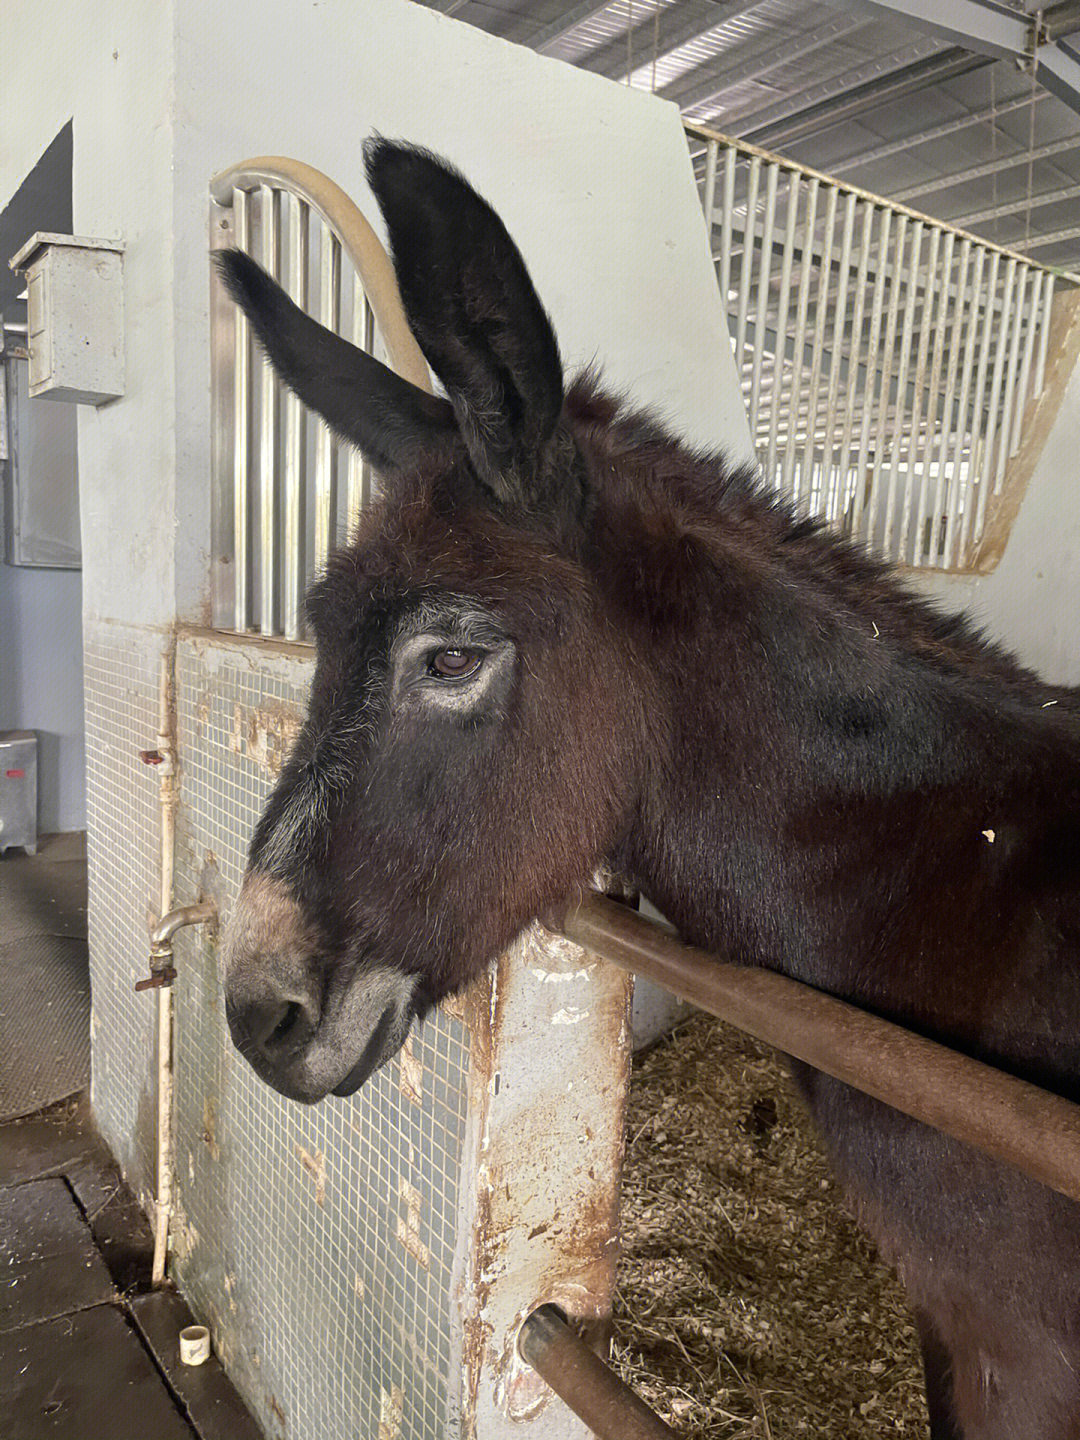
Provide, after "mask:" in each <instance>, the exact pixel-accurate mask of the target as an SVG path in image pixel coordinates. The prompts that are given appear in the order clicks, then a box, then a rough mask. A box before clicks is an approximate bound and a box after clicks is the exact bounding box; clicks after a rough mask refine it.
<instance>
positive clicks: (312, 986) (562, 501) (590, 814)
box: [220, 140, 644, 1101]
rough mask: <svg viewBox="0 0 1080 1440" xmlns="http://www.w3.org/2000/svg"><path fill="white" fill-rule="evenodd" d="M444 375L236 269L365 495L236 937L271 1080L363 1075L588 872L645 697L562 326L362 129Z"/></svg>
mask: <svg viewBox="0 0 1080 1440" xmlns="http://www.w3.org/2000/svg"><path fill="white" fill-rule="evenodd" d="M366 159H367V171H368V178H369V180H370V183H371V187H372V189H373V191H374V193H375V195H376V197H377V199H378V201H379V204H380V206H381V207H382V211H383V214H384V216H385V218H386V222H387V226H388V229H389V234H390V241H391V246H392V250H393V258H394V264H395V268H396V271H397V276H398V281H399V284H400V288H401V294H402V298H403V300H404V304H405V308H406V312H407V314H408V318H409V322H410V324H411V326H412V329H413V332H414V333H415V335H416V337H417V339H418V341H419V343H420V345H421V347H422V349H423V351H424V353H425V355H426V356H427V359H428V361H429V362H430V364H431V366H432V369H433V370H434V372H435V374H436V375H437V376H438V378H439V380H440V381H441V382H442V385H443V387H444V388H445V391H446V396H447V398H445V399H443V398H441V397H434V396H431V395H428V394H426V393H424V392H422V391H421V390H419V389H417V388H415V387H414V386H413V385H411V384H409V383H408V382H407V381H405V380H403V379H401V378H400V377H399V376H397V375H395V374H393V373H392V372H391V371H389V370H388V369H386V368H385V367H384V366H382V365H380V364H379V363H378V362H377V361H376V360H375V359H374V358H372V357H370V356H368V355H365V354H363V353H361V352H360V351H358V350H356V349H354V348H353V347H352V346H351V345H349V344H348V343H347V342H345V341H344V340H342V339H340V338H338V337H336V336H334V335H332V334H331V333H329V332H328V331H326V330H324V329H323V328H322V327H320V326H319V325H317V324H316V323H315V322H314V321H313V320H311V319H309V318H307V317H306V316H305V315H304V314H303V313H302V312H301V311H300V310H298V309H297V308H296V307H295V306H294V305H293V304H292V303H291V301H289V299H288V298H287V297H286V296H285V295H284V293H283V292H282V291H281V290H280V289H279V288H278V287H277V286H276V285H275V284H274V283H273V281H271V280H270V279H269V278H268V277H267V276H266V275H265V274H264V273H263V272H262V271H261V270H260V269H259V268H258V266H256V265H255V264H254V263H253V262H252V261H251V260H249V259H248V258H247V257H246V256H244V255H242V254H240V253H238V252H230V253H228V254H226V255H224V256H222V257H220V268H221V273H222V275H223V277H224V279H225V282H226V284H227V285H228V287H229V290H230V292H231V293H232V295H233V297H234V298H235V300H236V301H237V303H238V304H239V305H240V306H241V307H242V308H243V310H244V311H245V313H246V314H247V315H248V317H249V319H250V321H251V324H252V326H253V329H254V331H255V334H256V335H257V337H258V339H259V341H260V343H261V345H262V347H263V349H264V350H265V352H266V354H267V356H268V358H269V360H270V362H271V363H272V364H273V365H274V367H275V368H276V369H277V370H278V372H279V373H280V374H281V376H282V377H283V379H284V380H285V381H286V382H287V383H288V384H289V385H290V386H291V388H292V389H293V390H294V391H295V392H296V394H297V395H299V397H300V398H301V399H302V400H303V401H304V402H305V403H306V404H307V405H309V406H310V407H311V408H312V409H314V410H316V411H317V412H318V413H319V414H321V415H322V416H323V417H324V418H325V419H326V420H327V421H328V422H329V424H330V425H331V426H332V427H333V428H334V429H335V430H336V431H337V432H338V433H339V434H341V435H342V436H344V437H345V438H346V439H347V440H349V441H351V442H352V443H353V444H354V445H356V446H357V447H358V448H359V449H360V450H361V451H362V452H363V453H364V454H365V455H366V456H367V457H368V458H369V459H370V460H371V462H372V463H373V464H374V466H375V467H376V468H377V469H378V471H379V473H380V475H381V477H382V481H383V494H382V498H381V499H380V501H379V502H378V503H377V504H376V505H375V506H373V507H372V508H371V509H370V510H369V511H368V512H367V514H366V515H365V516H364V517H363V520H362V523H361V527H360V531H359V534H358V536H357V537H356V539H355V541H354V543H353V544H351V545H350V547H349V548H348V549H346V550H343V551H341V552H339V553H338V554H336V555H335V556H333V558H332V559H331V560H330V563H329V565H328V567H327V571H326V573H325V575H324V576H323V577H322V578H320V579H319V580H318V582H317V583H316V584H315V586H314V587H313V589H312V591H311V593H310V595H309V597H308V614H309V618H310V624H311V628H312V631H313V634H314V637H315V641H316V646H317V663H316V668H315V676H314V681H313V685H312V692H311V702H310V710H309V714H308V717H307V720H306V723H305V725H304V728H303V731H302V733H301V735H300V737H299V739H298V741H297V744H296V747H295V749H294V751H293V753H292V755H291V756H290V758H289V761H288V763H287V765H286V767H285V769H284V771H283V773H282V776H281V779H280V781H279V783H278V785H277V787H276V788H275V790H274V792H273V794H272V796H271V798H270V801H269V803H268V805H267V808H266V811H265V813H264V815H263V817H262V819H261V821H260V822H259V825H258V827H257V829H256V832H255V836H254V839H253V841H252V844H251V850H250V857H249V866H248V871H247V875H246V877H245V880H244V885H243V889H242V892H241V895H240V899H239V903H238V906H237V911H236V914H235V916H234V919H233V922H232V925H231V931H230V935H229V940H228V948H227V978H226V998H227V1008H228V1015H229V1022H230V1025H231V1028H232V1033H233V1037H234V1039H235V1041H236V1044H237V1045H238V1046H239V1048H240V1049H241V1050H242V1051H243V1053H244V1054H245V1055H246V1056H247V1057H248V1059H249V1060H250V1061H251V1063H252V1064H253V1065H254V1067H255V1069H256V1070H257V1071H258V1072H259V1074H260V1075H261V1076H262V1077H263V1078H264V1079H265V1080H267V1081H268V1082H269V1083H270V1084H271V1085H273V1086H275V1087H276V1088H277V1089H279V1090H281V1091H282V1092H283V1093H284V1094H286V1095H289V1096H292V1097H294V1098H296V1099H301V1100H308V1101H311V1100H317V1099H319V1098H320V1097H321V1096H323V1095H325V1094H326V1093H327V1092H329V1091H333V1092H334V1093H336V1094H339V1095H345V1094H349V1093H351V1092H352V1091H353V1090H355V1089H356V1088H358V1087H359V1086H360V1085H361V1084H362V1083H363V1081H364V1080H365V1079H366V1078H367V1076H368V1075H370V1074H371V1072H372V1071H373V1070H375V1069H376V1068H377V1067H378V1066H379V1065H381V1064H383V1063H384V1062H385V1061H386V1060H387V1059H389V1058H390V1057H391V1056H392V1055H393V1054H395V1053H396V1051H397V1050H398V1049H399V1047H400V1046H401V1045H402V1044H403V1042H404V1041H405V1038H406V1036H407V1035H408V1032H409V1027H410V1025H411V1023H412V1021H413V1019H414V1018H415V1017H416V1016H417V1015H421V1014H422V1013H423V1012H424V1011H425V1010H426V1009H427V1008H428V1007H429V1006H430V1005H431V1004H433V1003H434V1002H435V1001H437V1000H439V999H440V998H441V997H443V996H445V995H447V994H448V993H450V992H452V991H454V990H456V989H458V988H460V987H461V986H462V985H464V984H465V983H466V982H467V981H468V980H469V979H471V978H472V977H473V976H475V975H476V974H478V973H479V972H480V971H481V970H482V969H483V968H484V966H485V965H486V964H487V963H488V962H489V961H490V960H491V959H492V958H493V957H494V956H495V955H496V954H497V953H498V952H499V951H500V950H501V949H502V948H503V947H505V945H506V944H508V943H509V941H510V940H511V939H512V938H513V937H514V935H516V934H517V933H518V931H519V930H520V929H521V928H522V927H523V926H524V925H525V924H527V923H528V921H529V920H530V919H531V918H532V917H534V916H535V915H537V914H538V913H540V912H541V911H542V910H543V909H544V908H545V907H546V906H548V905H551V904H553V903H555V902H557V901H558V900H560V899H561V898H562V897H565V896H566V895H568V894H569V893H571V892H573V891H574V890H575V889H576V888H577V887H580V886H581V885H583V884H584V883H585V882H586V881H587V879H588V877H589V875H590V874H591V872H592V871H593V869H594V868H595V867H596V865H597V864H598V862H599V861H600V860H601V859H602V858H603V856H604V855H605V853H606V852H607V851H608V849H609V847H610V846H611V845H612V844H613V842H614V841H615V840H616V839H617V837H618V835H619V834H620V832H621V830H622V829H624V828H625V827H626V825H627V824H628V822H629V816H630V813H631V811H632V809H633V805H634V799H635V795H636V790H637V785H638V783H639V782H638V781H636V780H635V774H636V772H637V771H638V770H639V769H640V763H639V761H638V760H637V759H636V758H635V757H636V756H637V755H638V753H639V751H640V747H641V738H640V737H641V733H642V729H643V726H644V719H643V716H642V713H641V709H640V707H639V706H638V704H637V702H636V701H635V700H634V699H633V698H632V697H633V695H635V694H636V693H638V691H637V688H636V687H635V686H634V685H633V684H632V683H631V680H630V674H629V671H630V668H631V666H632V664H633V662H632V659H631V657H630V656H629V654H628V653H626V652H625V651H624V649H623V648H622V642H621V641H620V638H619V633H618V627H615V626H613V625H612V624H611V622H610V616H609V615H608V613H607V610H606V606H605V602H604V601H603V599H602V587H601V586H599V585H598V584H597V582H596V578H595V573H594V571H595V567H594V565H593V564H592V562H591V559H590V547H591V541H590V540H589V538H588V535H589V532H590V530H591V528H592V527H591V523H590V516H591V512H592V503H593V502H592V499H591V493H592V489H591V484H590V474H589V472H590V464H589V463H588V462H587V461H586V459H585V458H584V456H583V454H582V453H581V450H580V447H579V446H578V444H577V443H576V442H575V439H574V436H573V434H572V433H571V427H570V426H569V424H568V423H567V420H566V418H565V417H564V415H563V376H562V366H561V362H560V359H559V352H558V348H557V345H556V341H555V336H554V334H553V333H552V329H551V325H550V323H549V321H548V318H547V316H546V314H545V313H544V310H543V308H542V306H541V304H540V302H539V300H538V298H537V296H536V292H535V290H534V289H533V286H532V283H531V281H530V279H529V276H528V273H527V271H526V269H525V265H524V263H523V261H522V258H521V255H520V254H519V252H518V250H517V247H516V246H515V245H514V243H513V241H512V240H511V239H510V237H509V235H508V234H507V232H506V229H505V228H504V226H503V224H502V222H501V221H500V220H499V218H498V217H497V216H496V215H495V213H494V212H493V211H492V209H491V208H490V207H489V206H488V205H487V204H486V203H485V202H484V201H483V200H482V199H481V198H480V197H479V196H478V195H477V194H476V193H475V191H474V190H472V188H471V187H470V186H469V185H468V184H467V183H466V182H465V180H464V179H463V178H462V177H461V176H460V175H459V174H457V173H456V172H455V171H453V170H452V169H450V168H449V167H447V166H446V165H445V164H443V163H442V162H441V161H439V160H438V159H436V158H435V157H433V156H431V155H429V154H427V153H425V152H422V151H419V150H416V149H413V148H410V147H406V146H401V145H396V144H390V143H388V142H385V141H382V140H378V141H375V142H373V143H370V144H369V145H368V147H367V151H366Z"/></svg>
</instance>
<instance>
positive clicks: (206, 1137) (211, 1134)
mask: <svg viewBox="0 0 1080 1440" xmlns="http://www.w3.org/2000/svg"><path fill="white" fill-rule="evenodd" d="M202 1124H203V1128H202V1138H203V1144H204V1145H205V1146H206V1148H207V1149H208V1150H209V1151H210V1158H211V1160H220V1159H221V1147H220V1146H219V1145H218V1142H217V1106H216V1105H215V1103H214V1097H213V1096H212V1095H207V1097H206V1099H205V1100H204V1101H203V1112H202Z"/></svg>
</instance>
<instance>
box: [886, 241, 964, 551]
mask: <svg viewBox="0 0 1080 1440" xmlns="http://www.w3.org/2000/svg"><path fill="white" fill-rule="evenodd" d="M950 233H951V232H950ZM940 248H941V231H940V230H939V229H938V228H937V226H934V227H933V228H932V229H931V231H930V253H929V255H928V257H927V261H926V283H925V285H924V286H923V302H922V311H921V313H920V315H919V340H918V344H917V345H916V347H915V377H914V381H913V383H912V395H911V416H910V425H909V429H908V432H907V450H906V453H905V459H906V466H905V468H906V471H907V478H906V480H905V482H904V496H903V505H902V507H901V520H900V535H899V539H898V541H897V546H896V554H895V557H894V558H895V559H897V560H903V559H904V557H905V556H906V554H907V544H908V535H909V533H910V527H911V512H912V504H913V501H914V499H915V487H916V484H917V483H918V482H917V479H916V474H915V465H916V455H917V454H918V449H919V444H920V438H921V437H920V432H919V427H920V425H921V423H922V411H923V396H924V394H925V391H926V362H927V355H928V354H929V350H930V336H931V333H932V331H933V315H934V309H935V303H936V299H937V293H938V284H939V278H938V253H939V250H940ZM897 403H898V404H900V405H902V404H903V403H904V400H903V398H902V397H900V396H898V397H897ZM903 443H904V426H903V425H901V426H899V427H898V431H897V438H896V461H899V457H900V454H901V447H902V445H903ZM894 463H896V462H894ZM897 469H899V466H898V464H897Z"/></svg>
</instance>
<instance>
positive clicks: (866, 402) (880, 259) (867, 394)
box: [848, 209, 903, 535]
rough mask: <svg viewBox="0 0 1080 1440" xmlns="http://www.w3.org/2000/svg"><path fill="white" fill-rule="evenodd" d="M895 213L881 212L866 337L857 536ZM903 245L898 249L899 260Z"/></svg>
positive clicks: (854, 514) (854, 519)
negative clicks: (875, 270) (868, 328)
mask: <svg viewBox="0 0 1080 1440" xmlns="http://www.w3.org/2000/svg"><path fill="white" fill-rule="evenodd" d="M892 218H893V212H892V211H891V210H889V209H884V210H882V212H881V224H880V227H879V229H878V253H877V273H876V274H875V276H874V298H873V300H872V301H871V304H870V333H869V335H868V336H867V337H866V379H865V381H864V383H863V392H862V417H861V419H860V422H859V448H858V451H857V453H856V455H855V493H854V495H853V496H852V501H851V520H850V522H849V525H848V530H849V532H850V533H851V534H852V535H858V534H859V532H860V529H861V527H862V517H863V509H864V507H866V505H867V500H868V498H869V496H868V494H867V491H868V488H869V487H868V485H867V481H866V478H865V476H864V471H865V469H866V452H867V449H868V447H869V444H870V420H871V417H872V415H873V411H874V403H873V397H874V392H875V390H876V389H877V375H878V360H879V353H880V352H879V345H880V343H881V312H882V309H883V306H884V301H885V281H886V279H887V277H888V272H889V241H890V239H891V237H892ZM902 249H903V244H902V242H901V244H900V246H899V247H898V249H897V260H898V261H899V257H900V254H901V251H902Z"/></svg>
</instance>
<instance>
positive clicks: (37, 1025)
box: [0, 931, 90, 1120]
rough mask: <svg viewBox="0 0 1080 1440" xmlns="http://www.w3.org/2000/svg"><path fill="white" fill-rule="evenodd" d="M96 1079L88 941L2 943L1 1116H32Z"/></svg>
mask: <svg viewBox="0 0 1080 1440" xmlns="http://www.w3.org/2000/svg"><path fill="white" fill-rule="evenodd" d="M0 933H2V931H0ZM89 1081H90V966H89V961H88V958H87V949H86V941H85V940H83V939H79V938H72V937H70V936H62V935H24V936H21V937H20V938H18V939H15V940H10V941H8V942H7V943H4V944H0V1120H12V1119H14V1118H15V1117H16V1116H19V1115H31V1114H33V1113H34V1111H35V1110H41V1109H43V1108H44V1107H45V1106H46V1105H51V1104H52V1103H53V1102H54V1101H56V1100H63V1099H64V1098H65V1096H67V1095H74V1094H75V1092H76V1091H78V1090H82V1089H84V1088H85V1087H86V1086H87V1085H88V1084H89Z"/></svg>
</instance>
